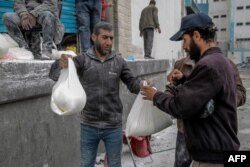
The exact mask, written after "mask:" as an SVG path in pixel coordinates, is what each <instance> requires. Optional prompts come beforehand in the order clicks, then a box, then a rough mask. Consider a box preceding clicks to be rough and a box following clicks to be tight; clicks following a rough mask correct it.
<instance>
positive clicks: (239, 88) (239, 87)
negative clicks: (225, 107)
mask: <svg viewBox="0 0 250 167" xmlns="http://www.w3.org/2000/svg"><path fill="white" fill-rule="evenodd" d="M229 61H230V63H231V64H232V66H233V69H234V73H235V79H236V93H237V97H236V104H237V107H239V106H242V105H244V104H245V102H246V89H245V87H244V86H243V83H242V80H241V78H240V73H239V70H238V68H237V66H236V65H235V64H234V63H233V62H232V60H230V59H229Z"/></svg>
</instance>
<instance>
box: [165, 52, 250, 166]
mask: <svg viewBox="0 0 250 167" xmlns="http://www.w3.org/2000/svg"><path fill="white" fill-rule="evenodd" d="M229 61H230V62H231V64H232V66H233V68H234V72H235V76H236V85H237V87H236V88H237V98H236V100H237V107H239V106H242V105H244V104H245V101H246V89H245V87H244V86H243V83H242V80H241V78H240V74H239V71H238V68H237V66H236V65H235V64H234V63H233V62H232V61H231V60H230V59H229ZM194 65H195V64H194V61H193V60H191V59H190V58H189V56H187V57H184V58H182V59H180V60H177V61H176V63H175V65H174V69H177V70H180V72H181V73H182V74H183V75H184V76H185V78H187V77H188V76H189V75H190V74H191V72H192V70H193V68H194ZM172 72H173V70H172V71H171V72H170V74H169V75H168V76H167V79H168V81H169V82H170V83H169V84H168V85H166V91H165V92H166V93H171V94H174V93H175V92H176V91H178V87H180V86H181V84H179V83H178V80H175V78H174V77H173V76H172ZM177 129H178V131H177V137H176V149H175V163H174V167H183V166H190V164H191V162H192V158H191V156H190V154H189V152H188V149H187V145H186V142H185V135H184V129H183V120H182V119H177Z"/></svg>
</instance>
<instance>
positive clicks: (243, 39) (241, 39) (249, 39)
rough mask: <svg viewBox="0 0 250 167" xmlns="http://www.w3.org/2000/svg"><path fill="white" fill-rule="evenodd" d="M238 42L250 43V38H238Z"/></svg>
mask: <svg viewBox="0 0 250 167" xmlns="http://www.w3.org/2000/svg"><path fill="white" fill-rule="evenodd" d="M236 41H250V38H237V39H236Z"/></svg>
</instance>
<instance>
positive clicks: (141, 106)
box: [125, 93, 173, 136]
mask: <svg viewBox="0 0 250 167" xmlns="http://www.w3.org/2000/svg"><path fill="white" fill-rule="evenodd" d="M142 98H143V97H142V95H141V94H140V93H139V94H138V95H137V98H136V99H135V102H134V104H133V106H132V108H131V110H130V113H129V115H128V119H127V123H126V130H125V134H126V136H148V135H151V134H154V133H157V132H159V131H161V130H163V129H165V128H167V127H169V126H171V125H172V124H173V121H172V119H171V116H170V115H168V114H166V113H164V112H163V111H161V110H160V109H158V108H157V107H155V106H154V105H153V103H152V101H148V100H143V99H142Z"/></svg>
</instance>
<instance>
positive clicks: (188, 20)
mask: <svg viewBox="0 0 250 167" xmlns="http://www.w3.org/2000/svg"><path fill="white" fill-rule="evenodd" d="M213 26H214V23H213V21H212V19H211V18H210V17H209V16H208V15H206V14H205V13H193V14H190V15H187V16H185V17H183V18H182V19H181V27H180V30H179V31H178V32H177V33H175V34H174V35H173V36H172V37H171V38H170V40H171V41H180V40H182V36H183V34H184V33H185V32H187V31H188V30H190V29H192V28H212V27H213Z"/></svg>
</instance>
